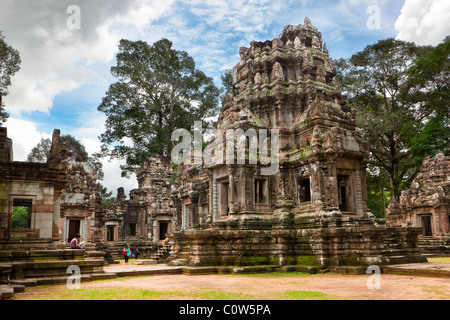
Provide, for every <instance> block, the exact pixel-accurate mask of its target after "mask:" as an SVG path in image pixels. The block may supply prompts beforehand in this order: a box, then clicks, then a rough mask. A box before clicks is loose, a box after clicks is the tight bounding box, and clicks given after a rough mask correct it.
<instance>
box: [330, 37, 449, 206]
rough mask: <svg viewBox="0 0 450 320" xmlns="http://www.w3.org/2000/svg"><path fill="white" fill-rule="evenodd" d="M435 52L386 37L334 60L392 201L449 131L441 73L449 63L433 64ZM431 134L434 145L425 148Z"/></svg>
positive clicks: (373, 160)
mask: <svg viewBox="0 0 450 320" xmlns="http://www.w3.org/2000/svg"><path fill="white" fill-rule="evenodd" d="M435 54H436V53H435V50H433V48H432V47H429V46H416V45H415V44H414V43H410V42H404V41H400V40H395V39H387V40H381V41H379V42H378V43H375V44H373V45H369V46H367V47H366V48H365V49H364V50H363V51H361V52H358V53H356V54H354V55H353V56H352V57H351V58H349V59H340V60H339V61H337V62H336V65H337V68H338V76H337V78H336V79H337V80H338V81H339V82H340V83H341V86H342V88H343V91H344V93H346V94H347V95H348V98H349V104H350V105H351V106H352V107H353V108H355V110H356V117H357V123H358V126H359V127H360V128H361V129H362V131H363V134H364V137H365V138H366V139H367V140H368V142H369V145H370V151H371V155H372V158H371V165H373V166H375V167H377V168H382V169H383V170H385V172H386V175H387V177H388V181H389V186H390V189H391V192H392V199H394V200H398V197H399V195H400V192H401V190H402V189H404V188H406V187H408V186H409V183H410V182H412V180H413V179H414V177H415V176H416V174H417V172H418V169H419V168H418V164H419V163H421V162H422V160H423V158H424V157H425V156H427V155H430V154H429V153H435V152H437V151H438V149H440V148H441V147H442V141H440V139H441V138H442V137H441V136H440V135H439V134H435V133H437V132H440V130H444V131H445V123H444V122H443V121H442V119H443V118H442V117H443V111H444V110H445V109H446V110H447V112H448V96H447V95H446V94H448V91H447V93H446V94H445V93H444V92H445V86H448V77H447V78H446V80H445V77H444V76H443V74H442V73H441V71H442V68H443V67H442V65H445V63H443V62H442V61H441V62H442V64H439V65H436V64H437V62H436V60H435V59H433V60H435V61H434V62H430V60H429V59H432V58H430V57H433V55H435ZM447 59H448V49H447ZM444 60H445V59H444ZM441 62H439V63H441ZM427 63H429V65H427ZM447 63H448V60H447ZM447 66H448V65H447ZM422 76H423V77H422ZM424 88H427V89H429V91H428V92H426V93H425V91H424V90H423V89H424ZM447 88H448V87H447ZM435 94H436V95H435ZM430 97H434V98H433V99H430ZM438 101H439V103H438ZM431 137H432V138H433V140H432V141H431V140H428V144H431V145H433V147H430V148H427V147H426V142H427V139H430V138H431ZM431 155H432V154H431Z"/></svg>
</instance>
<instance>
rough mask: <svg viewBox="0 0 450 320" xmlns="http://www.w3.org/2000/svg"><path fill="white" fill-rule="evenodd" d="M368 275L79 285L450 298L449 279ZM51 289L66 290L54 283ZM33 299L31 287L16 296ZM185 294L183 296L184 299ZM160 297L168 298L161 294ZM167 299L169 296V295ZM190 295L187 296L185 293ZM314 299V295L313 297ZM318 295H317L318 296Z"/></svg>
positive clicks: (274, 295)
mask: <svg viewBox="0 0 450 320" xmlns="http://www.w3.org/2000/svg"><path fill="white" fill-rule="evenodd" d="M368 279H369V275H367V276H366V275H361V276H355V275H339V274H332V273H330V274H316V275H298V276H297V275H296V276H240V275H239V276H236V275H195V276H192V275H157V276H148V277H132V278H123V279H119V280H108V281H96V282H88V283H83V284H82V289H86V290H90V289H99V288H105V289H117V288H128V289H130V288H133V289H142V290H151V291H158V292H165V291H179V292H180V291H181V292H187V293H189V292H200V291H218V292H225V293H230V294H234V295H235V296H236V297H247V299H273V300H274V299H287V297H288V296H286V292H298V291H314V292H321V293H325V294H327V295H329V296H327V298H332V299H340V298H343V299H358V300H368V299H383V300H428V299H445V300H450V279H445V278H431V277H418V276H414V277H413V276H400V275H381V282H380V289H374V290H370V289H368V287H367V280H368ZM57 287H59V289H58V288H53V289H51V290H52V291H54V290H65V289H66V288H65V287H64V286H57ZM21 298H23V299H30V298H31V299H33V289H31V290H30V291H29V292H28V293H25V294H22V295H21V294H18V295H17V299H21ZM185 298H186V297H184V298H183V299H185ZM163 299H167V297H166V298H163ZM169 299H170V298H169ZM188 299H189V296H188ZM313 299H314V297H313ZM318 299H320V296H319V297H318Z"/></svg>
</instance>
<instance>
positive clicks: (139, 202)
mask: <svg viewBox="0 0 450 320" xmlns="http://www.w3.org/2000/svg"><path fill="white" fill-rule="evenodd" d="M136 177H137V180H138V188H137V189H133V190H131V191H130V199H126V196H125V194H124V190H123V188H119V189H118V192H117V198H116V201H115V203H113V204H112V205H111V206H110V207H109V208H107V209H106V212H105V215H104V217H103V219H102V223H103V226H104V240H105V243H106V244H108V245H109V247H110V248H114V247H117V246H118V247H117V249H116V250H115V251H116V252H120V251H121V250H118V248H122V246H123V245H124V244H125V243H130V244H131V245H132V247H135V246H139V250H140V252H141V253H142V256H147V257H150V256H151V254H152V253H154V251H156V248H157V245H158V243H159V241H160V240H164V239H165V238H166V234H167V233H170V232H171V231H172V228H173V226H172V224H173V218H174V212H175V210H174V208H173V207H171V197H170V196H171V185H170V180H171V178H172V167H171V164H170V162H169V161H167V160H165V159H164V158H160V157H152V158H149V159H147V160H146V161H145V162H144V163H143V165H142V166H141V167H140V168H139V169H138V170H137V171H136Z"/></svg>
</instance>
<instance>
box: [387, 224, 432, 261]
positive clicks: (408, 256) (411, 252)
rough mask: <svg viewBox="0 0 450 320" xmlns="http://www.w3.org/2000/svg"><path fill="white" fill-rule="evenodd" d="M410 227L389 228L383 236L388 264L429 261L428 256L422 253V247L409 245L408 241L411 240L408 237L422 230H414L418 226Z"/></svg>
mask: <svg viewBox="0 0 450 320" xmlns="http://www.w3.org/2000/svg"><path fill="white" fill-rule="evenodd" d="M409 229H410V230H406V229H400V228H395V227H393V228H387V230H386V234H385V237H384V238H383V243H384V250H383V256H385V257H386V259H387V260H388V261H387V262H388V264H403V263H420V262H427V260H426V258H425V257H424V256H423V255H422V254H421V253H420V249H419V248H418V247H417V246H415V247H411V246H409V245H408V243H410V242H409V241H407V238H408V237H411V236H412V234H413V233H417V232H420V231H418V230H413V229H416V228H409ZM410 232H411V233H410Z"/></svg>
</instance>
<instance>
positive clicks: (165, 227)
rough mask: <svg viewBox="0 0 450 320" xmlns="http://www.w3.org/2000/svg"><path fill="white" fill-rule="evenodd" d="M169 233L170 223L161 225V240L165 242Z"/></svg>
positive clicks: (161, 223)
mask: <svg viewBox="0 0 450 320" xmlns="http://www.w3.org/2000/svg"><path fill="white" fill-rule="evenodd" d="M168 231H169V222H160V223H159V240H164V239H165V238H166V233H167V232H168Z"/></svg>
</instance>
